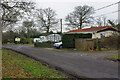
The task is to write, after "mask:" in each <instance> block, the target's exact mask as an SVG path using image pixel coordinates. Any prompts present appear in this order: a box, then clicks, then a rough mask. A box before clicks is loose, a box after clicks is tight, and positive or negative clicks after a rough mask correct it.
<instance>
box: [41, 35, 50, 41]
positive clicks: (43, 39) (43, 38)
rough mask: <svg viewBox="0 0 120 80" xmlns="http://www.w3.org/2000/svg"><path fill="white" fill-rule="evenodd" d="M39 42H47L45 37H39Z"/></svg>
mask: <svg viewBox="0 0 120 80" xmlns="http://www.w3.org/2000/svg"><path fill="white" fill-rule="evenodd" d="M40 40H41V41H42V42H47V41H48V39H47V36H40Z"/></svg>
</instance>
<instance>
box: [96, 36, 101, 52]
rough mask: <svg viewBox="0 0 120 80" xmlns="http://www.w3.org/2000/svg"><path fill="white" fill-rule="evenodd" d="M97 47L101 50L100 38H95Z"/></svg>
mask: <svg viewBox="0 0 120 80" xmlns="http://www.w3.org/2000/svg"><path fill="white" fill-rule="evenodd" d="M97 48H98V50H99V51H101V43H100V40H99V39H98V38H97Z"/></svg>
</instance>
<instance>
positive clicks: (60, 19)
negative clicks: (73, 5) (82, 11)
mask: <svg viewBox="0 0 120 80" xmlns="http://www.w3.org/2000/svg"><path fill="white" fill-rule="evenodd" d="M60 26H61V34H62V19H60Z"/></svg>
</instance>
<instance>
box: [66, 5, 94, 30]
mask: <svg viewBox="0 0 120 80" xmlns="http://www.w3.org/2000/svg"><path fill="white" fill-rule="evenodd" d="M93 13H94V9H93V7H90V6H87V5H84V6H77V7H75V8H74V11H73V12H71V13H70V14H68V15H67V16H66V22H67V25H68V26H72V28H75V29H76V28H77V29H82V27H83V24H88V23H90V22H91V21H92V19H93V17H92V16H91V15H92V14H93Z"/></svg>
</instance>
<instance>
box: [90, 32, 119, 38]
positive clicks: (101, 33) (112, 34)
mask: <svg viewBox="0 0 120 80" xmlns="http://www.w3.org/2000/svg"><path fill="white" fill-rule="evenodd" d="M101 35H104V36H105V37H109V36H114V35H119V33H118V32H117V31H103V32H98V33H93V34H92V38H101Z"/></svg>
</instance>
